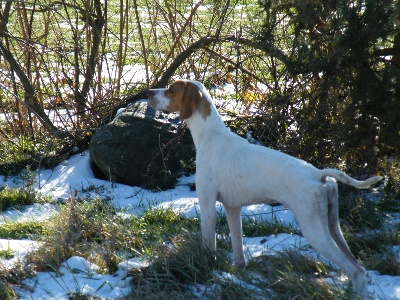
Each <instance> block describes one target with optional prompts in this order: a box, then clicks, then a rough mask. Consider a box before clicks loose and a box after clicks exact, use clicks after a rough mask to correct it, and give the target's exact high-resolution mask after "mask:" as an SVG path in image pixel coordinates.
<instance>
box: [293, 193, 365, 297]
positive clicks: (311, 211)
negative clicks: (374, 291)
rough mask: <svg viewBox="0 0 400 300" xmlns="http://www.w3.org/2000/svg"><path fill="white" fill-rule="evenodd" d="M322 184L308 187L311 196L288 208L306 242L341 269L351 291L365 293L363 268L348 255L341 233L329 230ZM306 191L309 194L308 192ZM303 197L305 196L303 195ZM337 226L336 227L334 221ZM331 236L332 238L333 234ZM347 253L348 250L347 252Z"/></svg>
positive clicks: (348, 251)
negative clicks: (351, 285)
mask: <svg viewBox="0 0 400 300" xmlns="http://www.w3.org/2000/svg"><path fill="white" fill-rule="evenodd" d="M325 188H326V187H320V188H312V189H308V192H309V191H311V190H314V191H315V193H312V194H311V197H314V198H313V199H307V200H305V199H304V201H299V202H297V203H301V206H297V207H292V210H293V212H294V214H295V216H296V219H297V222H298V223H299V225H300V228H301V230H302V233H303V236H304V237H305V238H306V239H307V241H308V242H309V243H310V244H311V246H313V247H314V249H315V250H317V251H318V252H319V253H320V254H322V255H323V256H324V257H325V258H327V259H329V260H330V261H331V262H332V263H334V264H336V265H337V266H339V267H340V268H342V269H343V270H344V271H345V272H346V274H347V275H348V276H349V277H350V279H351V280H352V282H353V284H354V287H355V290H356V291H357V293H358V294H359V295H360V296H365V295H366V293H367V284H366V280H365V269H364V268H363V267H362V266H361V265H360V264H359V263H358V261H357V260H356V259H355V258H354V256H352V255H349V253H350V250H348V246H347V244H346V243H345V241H344V238H343V236H342V235H341V234H340V237H339V235H338V234H337V232H336V228H335V229H334V232H335V234H332V233H331V228H330V225H329V218H332V216H331V217H329V216H328V210H329V209H328V199H327V198H328V197H327V193H326V192H327V191H326V189H325ZM309 194H310V193H309ZM304 196H305V195H304ZM337 226H339V225H338V224H337ZM333 236H335V238H334V237H333ZM350 254H351V253H350Z"/></svg>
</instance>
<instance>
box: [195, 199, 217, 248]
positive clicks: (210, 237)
mask: <svg viewBox="0 0 400 300" xmlns="http://www.w3.org/2000/svg"><path fill="white" fill-rule="evenodd" d="M199 204H200V211H201V235H202V238H203V243H204V244H205V245H206V246H207V247H209V248H210V249H212V250H215V249H216V246H217V245H216V244H217V243H216V239H215V226H216V224H217V211H216V209H215V201H208V200H204V199H201V198H199Z"/></svg>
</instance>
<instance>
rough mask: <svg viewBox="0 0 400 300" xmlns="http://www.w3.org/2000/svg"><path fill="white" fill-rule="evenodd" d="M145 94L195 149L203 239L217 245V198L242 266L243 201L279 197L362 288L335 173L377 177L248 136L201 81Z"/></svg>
mask: <svg viewBox="0 0 400 300" xmlns="http://www.w3.org/2000/svg"><path fill="white" fill-rule="evenodd" d="M148 98H149V102H150V105H151V106H152V107H153V108H154V109H157V110H162V111H165V112H178V113H179V116H180V119H181V120H185V122H186V123H187V125H188V127H189V129H190V131H191V134H192V137H193V141H194V144H195V146H196V150H197V154H196V190H197V195H198V197H199V203H200V210H201V230H202V236H203V241H204V243H205V244H206V245H207V246H209V247H210V248H212V249H215V247H216V240H215V226H216V221H217V215H216V209H215V204H216V201H219V202H221V203H222V204H223V206H224V208H225V211H226V217H227V220H228V224H229V229H230V233H231V239H232V249H233V258H234V262H235V264H236V265H237V266H245V265H246V261H245V257H244V253H243V245H242V221H241V208H242V206H246V205H251V204H259V203H266V204H268V203H276V202H278V203H281V204H283V205H284V206H285V207H287V208H289V209H291V210H292V211H293V213H294V214H295V216H296V220H297V222H298V224H299V226H300V228H301V230H302V233H303V235H304V237H305V238H306V239H307V241H308V242H309V243H310V244H311V245H312V246H313V247H314V248H315V249H316V250H317V251H319V252H320V253H321V254H322V255H323V256H325V257H326V258H328V259H329V260H331V261H332V262H333V263H335V264H337V265H338V266H340V267H341V268H342V269H343V270H344V271H345V272H346V273H347V274H348V275H349V277H350V278H351V279H352V281H353V284H354V286H355V289H356V291H357V292H358V293H359V294H360V295H366V293H367V284H366V278H365V269H364V268H363V267H362V266H361V265H360V263H359V262H358V261H357V259H356V258H355V257H354V256H353V255H352V254H351V252H350V250H349V247H348V245H347V243H346V241H345V240H344V237H343V234H342V232H341V229H340V227H339V216H338V188H337V184H336V181H335V179H337V180H339V181H341V182H343V183H345V184H348V185H351V186H353V187H356V188H368V187H369V186H370V185H372V184H375V183H377V182H378V181H380V180H382V178H383V177H381V176H376V177H372V178H369V179H368V180H365V181H358V180H355V179H353V178H351V177H350V176H348V175H346V174H345V173H343V172H342V171H339V170H335V169H323V170H320V169H317V168H315V167H314V166H312V165H311V164H308V163H306V162H305V161H303V160H300V159H297V158H294V157H292V156H289V155H287V154H284V153H282V152H279V151H276V150H272V149H270V148H266V147H262V146H258V145H253V144H250V143H248V142H247V141H246V140H245V139H243V138H241V137H239V136H238V135H236V134H235V133H233V132H231V131H230V130H229V129H228V128H227V127H226V126H225V125H224V123H223V121H222V118H221V116H220V115H219V114H218V112H217V110H216V108H215V106H214V104H213V102H212V100H211V97H210V95H209V94H208V92H207V91H206V89H205V88H204V86H203V85H202V84H201V83H200V82H197V81H189V80H178V81H175V82H174V83H173V84H171V85H170V87H169V88H165V89H152V90H149V91H148Z"/></svg>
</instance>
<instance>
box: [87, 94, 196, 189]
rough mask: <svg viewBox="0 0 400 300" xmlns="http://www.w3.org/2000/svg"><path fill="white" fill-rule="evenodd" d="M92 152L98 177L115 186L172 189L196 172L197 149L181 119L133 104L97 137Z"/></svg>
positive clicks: (97, 133) (95, 134)
mask: <svg viewBox="0 0 400 300" xmlns="http://www.w3.org/2000/svg"><path fill="white" fill-rule="evenodd" d="M89 152H90V157H91V161H92V165H93V168H94V171H95V174H100V176H102V177H105V178H107V179H108V180H110V181H112V182H118V183H123V184H127V185H132V186H140V187H143V188H161V189H168V188H172V187H174V186H175V182H176V178H177V177H179V176H181V175H182V173H184V172H191V171H193V169H194V160H195V147H194V144H193V141H192V138H191V136H190V132H189V130H188V129H187V128H186V127H185V126H184V125H180V124H179V120H178V117H177V115H175V114H164V113H162V112H160V111H155V110H153V109H152V108H151V107H150V106H149V105H148V104H147V101H146V100H140V101H137V102H134V103H133V104H131V105H130V106H129V107H128V108H126V109H125V110H124V111H123V112H122V113H120V114H119V115H118V117H116V118H115V119H114V120H113V121H112V122H110V123H109V124H106V125H104V126H102V127H101V128H99V129H98V130H97V131H96V132H95V133H94V135H93V137H92V139H91V141H90V145H89Z"/></svg>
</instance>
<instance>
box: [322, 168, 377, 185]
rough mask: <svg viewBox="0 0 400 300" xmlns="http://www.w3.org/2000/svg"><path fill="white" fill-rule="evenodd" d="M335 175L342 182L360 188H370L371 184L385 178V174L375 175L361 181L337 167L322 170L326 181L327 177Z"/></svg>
mask: <svg viewBox="0 0 400 300" xmlns="http://www.w3.org/2000/svg"><path fill="white" fill-rule="evenodd" d="M327 176H329V177H333V178H335V179H336V180H339V181H340V182H343V183H345V184H347V185H351V186H354V187H355V188H358V189H366V188H369V187H370V186H371V185H373V184H375V183H377V182H379V181H381V180H382V179H383V176H374V177H371V178H368V179H367V180H364V181H360V180H356V179H354V178H351V177H350V176H349V175H347V174H346V173H344V172H342V171H340V170H336V169H323V170H321V180H322V181H323V182H324V181H325V177H327Z"/></svg>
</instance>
